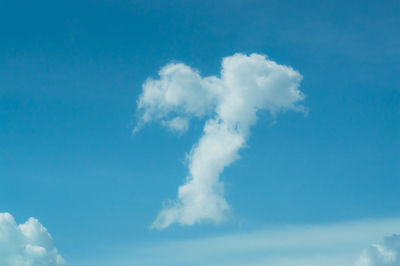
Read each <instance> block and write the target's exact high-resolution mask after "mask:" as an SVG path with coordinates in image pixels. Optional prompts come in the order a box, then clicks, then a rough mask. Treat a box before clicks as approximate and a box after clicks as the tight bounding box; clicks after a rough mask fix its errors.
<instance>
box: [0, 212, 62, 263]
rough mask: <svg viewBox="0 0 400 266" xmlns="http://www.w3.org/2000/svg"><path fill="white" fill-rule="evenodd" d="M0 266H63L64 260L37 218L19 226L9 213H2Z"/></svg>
mask: <svg viewBox="0 0 400 266" xmlns="http://www.w3.org/2000/svg"><path fill="white" fill-rule="evenodd" d="M0 265H7V266H61V265H65V262H64V260H63V258H62V257H61V256H60V255H59V254H58V252H57V249H56V248H55V247H54V245H53V240H52V238H51V236H50V234H49V233H48V232H47V230H46V228H45V227H43V226H42V225H41V224H40V223H39V221H38V220H36V219H35V218H29V219H28V221H26V222H25V223H24V224H20V225H17V224H16V222H15V220H14V218H13V217H12V215H11V214H9V213H0Z"/></svg>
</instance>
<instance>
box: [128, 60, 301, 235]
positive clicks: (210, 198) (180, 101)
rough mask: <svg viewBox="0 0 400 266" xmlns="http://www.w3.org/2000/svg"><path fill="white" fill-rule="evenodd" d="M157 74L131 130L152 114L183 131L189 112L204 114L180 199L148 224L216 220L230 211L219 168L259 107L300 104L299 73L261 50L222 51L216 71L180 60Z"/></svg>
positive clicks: (235, 155) (238, 146) (235, 152)
mask: <svg viewBox="0 0 400 266" xmlns="http://www.w3.org/2000/svg"><path fill="white" fill-rule="evenodd" d="M159 76H160V78H159V79H158V80H154V79H148V80H147V81H146V82H145V83H144V84H143V92H142V94H141V95H140V97H139V99H138V113H139V114H140V122H139V123H138V126H137V127H136V128H135V130H138V129H139V128H140V127H141V126H142V125H143V124H144V123H147V122H150V121H153V120H154V121H160V122H161V123H162V124H163V125H164V126H166V127H168V128H171V129H174V130H176V131H185V130H186V129H187V128H188V124H189V119H190V118H193V117H197V118H202V117H207V118H208V120H207V121H206V122H205V126H204V130H203V135H202V136H201V138H200V140H199V141H198V143H196V144H195V145H194V146H193V148H192V150H191V152H190V153H189V175H188V176H187V179H186V183H185V184H183V185H182V186H180V187H179V190H178V199H177V200H176V201H170V202H169V203H168V204H166V205H165V206H164V209H163V210H161V212H160V213H159V215H158V217H157V219H156V220H155V222H154V223H153V225H152V227H153V228H157V229H162V228H165V227H168V226H169V225H170V224H172V223H174V222H177V223H179V224H182V225H192V224H195V223H201V222H203V221H212V222H220V221H222V220H224V218H225V217H226V213H227V212H228V211H229V205H228V203H227V202H226V201H225V198H224V186H223V183H222V182H221V181H220V180H219V176H220V174H221V172H222V171H223V170H224V168H225V167H226V166H228V165H229V164H231V163H232V162H234V161H235V160H236V159H238V157H239V155H238V152H239V150H240V149H241V148H242V147H243V146H244V145H245V143H246V139H247V138H248V136H249V131H250V128H251V126H253V125H254V124H255V123H256V122H257V114H258V112H259V111H261V110H266V111H269V112H270V114H271V115H273V116H274V115H275V114H276V113H277V112H279V111H285V110H294V111H302V110H303V108H302V106H299V105H298V102H299V101H301V100H303V98H304V96H303V94H302V92H301V91H300V90H299V89H298V88H299V86H300V81H301V79H302V76H301V75H300V74H299V73H298V72H297V71H295V70H293V69H292V68H291V67H288V66H283V65H279V64H277V63H276V62H274V61H271V60H269V59H268V58H267V57H266V56H264V55H259V54H251V55H250V56H247V55H244V54H235V55H233V56H229V57H225V58H224V59H223V60H222V68H221V73H220V77H216V76H210V77H202V76H201V75H200V74H199V73H198V71H196V70H193V69H192V68H190V67H189V66H186V65H184V64H169V65H166V66H165V67H163V68H162V69H161V70H160V72H159ZM182 116H184V117H185V118H182Z"/></svg>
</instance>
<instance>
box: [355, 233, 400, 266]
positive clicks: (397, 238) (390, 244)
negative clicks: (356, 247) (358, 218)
mask: <svg viewBox="0 0 400 266" xmlns="http://www.w3.org/2000/svg"><path fill="white" fill-rule="evenodd" d="M356 266H400V235H392V236H390V237H385V239H384V243H383V244H381V245H379V244H374V245H371V246H370V247H368V248H366V249H365V250H364V251H363V252H362V254H361V256H360V258H359V259H358V261H357V263H356Z"/></svg>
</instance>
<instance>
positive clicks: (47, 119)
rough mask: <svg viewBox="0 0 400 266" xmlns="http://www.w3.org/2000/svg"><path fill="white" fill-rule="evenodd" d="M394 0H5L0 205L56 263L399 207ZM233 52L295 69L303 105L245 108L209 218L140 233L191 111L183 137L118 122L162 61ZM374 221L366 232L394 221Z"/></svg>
mask: <svg viewBox="0 0 400 266" xmlns="http://www.w3.org/2000/svg"><path fill="white" fill-rule="evenodd" d="M399 11H400V4H399V2H398V1H384V2H377V1H302V2H294V1H123V0H121V1H105V0H104V1H61V2H60V1H56V2H55V1H40V2H39V3H37V2H32V1H6V2H5V3H4V4H3V7H2V8H1V10H0V21H1V23H0V36H1V42H0V175H1V176H0V212H9V213H11V214H12V215H13V217H14V218H15V220H16V222H17V223H18V224H21V223H24V222H25V221H26V220H27V219H28V218H29V217H35V218H37V219H38V220H39V221H40V223H41V224H43V225H44V226H45V227H46V228H47V229H48V231H49V232H50V234H51V235H52V237H53V240H54V244H55V246H56V247H57V249H58V251H59V253H60V254H61V255H62V256H63V258H65V260H66V261H67V262H68V263H69V265H90V263H93V265H97V264H96V262H95V261H96V260H98V258H97V256H98V254H99V253H100V252H101V253H102V254H106V255H105V256H109V258H110V260H113V256H114V254H115V250H125V248H127V247H137V246H145V243H146V245H152V243H154V245H156V246H157V245H161V244H160V243H170V242H173V243H175V242H176V241H194V239H199V238H207V239H211V240H210V241H212V239H214V238H215V237H219V236H226V235H233V236H236V235H239V234H242V233H243V234H247V233H249V232H261V231H262V232H264V231H265V230H269V228H281V227H282V226H287V225H290V226H295V227H296V226H302V225H320V226H325V225H326V226H327V225H329V224H336V223H347V222H351V221H363V222H362V223H363V224H368V222H364V221H366V220H368V219H373V220H379V221H381V223H383V224H384V223H385V221H386V219H390V218H397V217H399V216H400V200H399V199H400V196H399V195H400V194H399V193H398V191H399V186H400V179H399V177H400V167H399V165H400V164H399V160H400V152H399V150H400V149H399V148H400V138H399V136H400V111H399V110H400V109H399V102H400V79H399V75H398V73H399V71H400V63H399V62H400V49H399V47H400V37H399V34H398V28H399V27H400V17H399V15H398V14H399ZM235 53H242V54H245V55H250V54H251V53H257V54H264V55H267V56H268V58H269V59H271V60H273V61H276V62H277V63H278V64H282V65H286V66H290V67H292V68H293V69H294V70H296V71H298V72H299V73H300V74H301V75H302V76H303V80H302V81H301V83H300V87H299V90H301V91H302V92H303V93H304V95H305V99H304V100H302V101H301V105H303V106H304V107H305V108H306V109H307V110H308V112H307V114H305V113H301V112H293V111H288V112H284V113H281V114H279V115H278V116H277V117H276V118H271V117H270V115H269V114H268V112H261V113H260V115H259V119H258V122H257V124H256V125H254V126H252V127H251V133H250V134H249V137H248V138H247V141H246V146H245V147H244V148H242V149H240V150H239V155H240V159H238V160H236V161H235V162H234V163H232V164H230V165H229V166H227V167H226V168H225V169H224V171H223V173H222V174H221V176H220V178H221V180H222V181H223V182H224V183H225V186H224V187H225V195H224V198H225V199H226V201H227V202H228V204H229V206H230V208H231V212H230V213H229V215H228V218H227V219H226V220H225V221H224V222H222V223H219V224H217V225H216V224H214V223H213V222H210V223H207V222H206V223H205V224H201V225H193V226H188V225H186V226H181V225H179V224H172V225H171V226H169V227H168V228H165V229H164V230H150V229H149V228H150V226H151V224H152V223H153V222H154V220H155V219H156V217H157V214H158V213H159V211H160V210H161V209H162V202H163V201H165V200H166V199H175V198H176V195H177V189H178V187H179V186H180V185H182V184H183V183H184V182H185V177H186V176H187V174H188V163H187V159H186V155H187V154H188V153H189V151H190V150H191V148H192V146H193V145H194V144H195V143H196V142H197V141H198V140H199V138H200V137H201V136H202V130H203V125H204V122H205V121H206V120H207V118H205V117H201V118H200V119H194V120H193V121H192V122H191V126H190V128H189V129H188V131H187V132H186V133H184V134H183V133H182V134H174V133H173V132H171V131H169V130H166V129H165V128H164V127H163V126H162V125H160V124H159V123H157V122H150V123H148V124H146V125H144V126H143V128H141V130H140V131H139V132H137V133H136V134H132V130H133V129H134V128H135V125H136V123H137V122H138V119H139V118H138V112H137V100H138V99H139V97H140V95H141V94H142V85H143V84H144V82H145V81H146V80H147V79H148V78H149V77H151V78H153V79H154V80H157V79H159V78H160V77H159V76H158V74H157V73H158V71H159V70H160V69H161V68H162V67H164V66H165V65H166V64H168V63H171V62H173V63H184V64H185V65H187V66H190V67H191V68H192V69H196V70H198V71H199V73H200V74H201V76H202V77H207V76H212V75H215V76H219V75H220V70H221V62H222V59H223V58H225V57H228V56H232V55H234V54H235ZM360 223H361V222H360ZM381 226H383V225H381ZM378 227H379V226H378ZM371 228H377V226H372V227H371ZM391 228H395V226H394V227H391ZM280 230H282V229H277V232H280ZM332 230H335V229H332ZM377 230H378V229H377ZM349 231H352V230H349ZM366 231H370V230H366ZM379 232H381V233H382V235H381V237H380V238H379V239H375V240H374V239H372V236H371V239H368V241H375V242H378V241H381V240H382V239H383V237H385V236H386V235H391V234H395V233H400V228H399V229H398V230H397V231H396V230H395V229H393V230H392V231H385V232H383V231H379ZM260 234H261V233H260ZM372 235H373V236H374V237H375V236H376V237H378V236H377V235H378V234H377V235H375V234H372ZM174 241H175V242H174ZM368 241H366V243H365V245H364V246H367V245H369V244H370V242H368ZM358 244H360V243H358ZM361 246H362V245H361V244H360V250H358V251H357V252H358V253H355V256H357V255H358V254H359V253H360V252H361V249H362V247H361ZM357 248H358V246H357ZM357 248H354V249H355V250H356V249H357ZM154 252H156V251H154ZM127 253H129V252H127ZM289 253H290V252H289ZM250 254H251V253H250ZM117 257H122V255H119V256H117ZM130 259H131V260H132V261H138V260H139V258H137V257H135V258H129V259H128V260H130ZM82 261H85V263H84V264H82V263H83V262H82ZM91 261H92V262H91ZM124 263H129V262H124ZM188 263H189V265H190V262H186V264H185V265H187V264H188ZM204 263H205V264H206V262H204ZM221 263H223V262H221ZM128 265H129V264H128ZM149 265H153V264H151V263H150V262H149ZM155 265H159V264H155ZM172 265H173V264H172ZM176 265H179V264H176ZM193 265H195V264H193ZM282 265H283V264H282ZM327 265H328V262H327Z"/></svg>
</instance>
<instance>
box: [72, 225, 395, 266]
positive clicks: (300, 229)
mask: <svg viewBox="0 0 400 266" xmlns="http://www.w3.org/2000/svg"><path fill="white" fill-rule="evenodd" d="M399 231H400V219H383V220H364V221H354V222H344V223H336V224H324V225H307V226H280V227H270V228H269V229H266V230H257V231H253V232H246V233H234V234H227V235H220V236H212V237H203V238H196V239H184V240H176V241H164V242H163V241H158V242H152V243H142V244H138V245H137V246H135V247H123V248H121V247H120V248H117V249H116V250H118V251H116V252H115V253H113V254H109V255H108V256H107V255H105V256H102V257H97V258H95V259H93V260H91V259H89V260H86V261H84V262H79V263H78V262H77V264H76V265H87V266H91V265H96V266H103V265H104V266H105V265H143V266H153V265H166V266H168V265H174V266H176V265H191V266H197V265H198V266H200V265H215V266H216V265H230V266H252V265H254V266H261V265H262V266H265V265H273V266H321V265H323V266H338V265H340V266H377V265H379V266H384V265H389V266H397V265H399V264H398V261H396V263H397V264H396V263H392V264H384V263H380V262H382V261H377V263H375V264H357V263H359V260H358V259H359V257H360V254H362V256H364V255H365V254H367V256H370V253H369V251H367V252H366V251H364V252H363V249H364V248H365V247H367V246H369V245H370V243H376V242H377V241H378V245H382V247H384V248H385V249H386V250H387V251H396V252H397V251H398V242H397V241H396V244H395V245H394V244H390V243H389V242H390V241H391V240H390V239H389V242H388V240H386V241H385V243H383V244H380V243H379V240H380V239H382V237H383V236H385V235H391V234H393V233H395V232H399ZM396 254H397V253H396ZM71 265H74V264H71Z"/></svg>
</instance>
